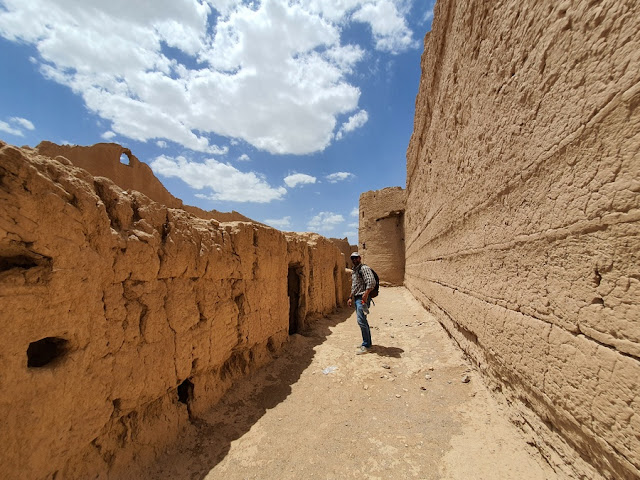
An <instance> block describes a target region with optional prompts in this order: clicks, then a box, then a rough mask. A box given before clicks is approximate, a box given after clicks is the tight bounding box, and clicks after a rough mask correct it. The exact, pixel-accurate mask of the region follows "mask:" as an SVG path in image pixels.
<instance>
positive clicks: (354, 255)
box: [351, 252, 360, 265]
mask: <svg viewBox="0 0 640 480" xmlns="http://www.w3.org/2000/svg"><path fill="white" fill-rule="evenodd" d="M351 261H352V262H353V264H354V265H358V264H359V263H360V254H359V253H358V252H353V253H352V254H351Z"/></svg>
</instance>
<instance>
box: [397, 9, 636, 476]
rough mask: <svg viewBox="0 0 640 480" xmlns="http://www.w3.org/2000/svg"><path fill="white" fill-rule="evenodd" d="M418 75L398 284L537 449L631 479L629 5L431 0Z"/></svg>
mask: <svg viewBox="0 0 640 480" xmlns="http://www.w3.org/2000/svg"><path fill="white" fill-rule="evenodd" d="M422 72H423V73H422V78H421V80H420V90H419V94H418V97H417V100H416V116H415V127H414V132H413V136H412V138H411V143H410V145H409V149H408V152H407V170H408V173H407V210H406V222H405V227H406V276H405V282H406V285H407V286H408V288H409V289H410V290H411V291H412V292H413V293H414V295H415V296H416V297H417V298H418V299H420V300H421V301H422V302H423V303H424V304H425V306H427V308H429V309H430V310H431V311H432V312H433V313H435V314H436V315H437V317H438V318H439V319H440V321H441V322H442V324H443V325H444V326H445V327H446V329H447V330H448V331H449V332H450V334H451V335H452V336H453V337H454V338H455V339H456V340H457V341H458V343H459V344H460V346H461V347H462V348H463V349H464V350H465V351H466V352H467V353H468V354H469V355H470V356H471V357H472V358H473V359H474V360H475V361H476V362H477V363H478V365H480V366H481V368H482V369H483V370H484V371H485V372H486V373H487V374H488V375H489V376H490V377H491V378H492V379H493V380H494V381H495V383H496V388H499V389H502V390H503V392H504V393H505V394H506V395H507V396H508V397H509V398H510V400H511V401H512V402H513V404H514V405H515V406H517V407H518V408H520V410H521V412H522V415H523V416H525V417H526V422H529V426H527V424H526V423H525V424H524V425H525V427H526V428H527V429H529V430H531V429H533V430H534V431H535V432H534V433H535V435H536V438H537V439H538V440H536V442H537V444H538V446H539V448H541V449H542V450H543V451H544V452H545V454H546V455H547V456H548V457H549V458H552V457H553V455H554V451H555V452H560V456H562V455H566V457H565V458H564V460H565V461H568V462H573V465H572V466H571V467H566V468H568V469H573V471H574V473H575V472H578V474H580V473H582V474H584V475H586V477H587V478H592V477H591V475H592V473H589V472H588V470H589V467H588V465H585V464H584V462H583V460H584V459H586V460H587V461H588V462H590V463H592V464H593V465H595V467H596V468H597V469H598V470H599V471H600V472H601V473H602V474H603V475H604V476H606V477H608V478H638V477H640V436H639V434H638V432H640V415H639V414H638V412H640V180H639V179H640V108H639V106H640V3H638V2H632V1H628V2H620V1H617V0H607V1H602V2H596V3H593V2H579V1H574V2H535V1H532V0H529V1H524V2H523V1H521V0H509V1H505V2H501V3H500V4H498V3H497V2H484V1H480V0H476V1H456V0H439V1H438V3H437V6H436V12H435V20H434V23H433V30H432V32H431V33H430V34H428V35H427V37H426V39H425V50H424V54H423V57H422ZM540 439H541V441H540ZM563 442H566V444H565V443H563ZM567 446H570V447H571V448H573V449H575V450H576V451H577V454H570V453H567V452H570V450H568V449H567V448H568V447H567ZM562 452H564V453H562ZM556 456H557V455H556ZM585 472H586V473H585Z"/></svg>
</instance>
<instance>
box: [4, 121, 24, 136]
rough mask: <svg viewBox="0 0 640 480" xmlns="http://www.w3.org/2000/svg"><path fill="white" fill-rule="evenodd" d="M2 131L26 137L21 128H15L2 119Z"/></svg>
mask: <svg viewBox="0 0 640 480" xmlns="http://www.w3.org/2000/svg"><path fill="white" fill-rule="evenodd" d="M0 131H1V132H5V133H8V134H11V135H15V136H17V137H24V133H22V130H20V129H19V128H14V127H12V126H11V125H9V124H8V123H7V122H3V121H2V120H0Z"/></svg>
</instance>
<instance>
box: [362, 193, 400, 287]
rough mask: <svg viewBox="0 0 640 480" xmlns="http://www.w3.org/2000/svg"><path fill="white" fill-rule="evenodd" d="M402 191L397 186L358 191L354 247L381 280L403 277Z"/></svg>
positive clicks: (394, 281)
mask: <svg viewBox="0 0 640 480" xmlns="http://www.w3.org/2000/svg"><path fill="white" fill-rule="evenodd" d="M404 210H405V191H404V189H402V188H400V187H389V188H383V189H382V190H373V191H369V192H365V193H362V194H361V195H360V215H359V219H360V222H359V224H360V225H359V229H358V243H359V248H358V251H359V252H360V255H361V256H362V261H363V262H364V263H366V264H367V265H369V266H370V267H371V268H373V269H374V270H375V271H376V273H377V274H378V276H379V277H380V281H381V282H386V283H387V284H390V285H402V283H403V281H404V262H405V260H404V248H405V247H404Z"/></svg>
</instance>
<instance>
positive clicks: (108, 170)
mask: <svg viewBox="0 0 640 480" xmlns="http://www.w3.org/2000/svg"><path fill="white" fill-rule="evenodd" d="M35 153H38V154H41V155H44V156H46V157H51V158H55V157H57V156H62V157H64V158H66V159H67V160H70V161H71V163H72V164H74V165H75V166H76V167H80V168H83V169H85V170H86V171H88V172H89V173H90V174H91V175H93V176H95V177H107V178H108V179H109V180H111V181H112V182H113V183H115V184H116V185H118V186H119V187H120V188H122V189H123V190H135V191H137V192H140V193H144V194H145V195H146V196H147V197H149V198H150V199H151V200H154V201H156V202H158V203H160V204H162V205H165V206H167V207H171V208H181V209H183V210H185V211H187V212H189V213H192V214H193V215H195V216H197V217H200V218H206V219H214V220H217V221H219V222H254V223H259V222H256V221H255V220H251V219H250V218H248V217H245V216H244V215H242V214H240V213H238V212H236V211H233V212H218V211H217V210H202V209H201V208H198V207H192V206H190V205H184V204H183V203H182V200H180V199H179V198H176V197H174V196H173V195H171V193H169V191H168V190H167V189H166V188H165V187H164V185H163V184H162V182H160V180H158V178H157V177H156V176H155V175H154V174H153V171H152V170H151V167H149V165H147V164H146V163H144V162H141V161H140V160H138V157H136V156H135V155H133V154H132V153H131V150H129V149H128V148H124V147H122V146H120V145H118V144H117V143H97V144H95V145H91V146H88V147H85V146H82V145H57V144H55V143H52V142H47V141H44V142H40V143H39V144H38V146H37V147H36V148H35ZM123 161H126V162H127V163H123Z"/></svg>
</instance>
